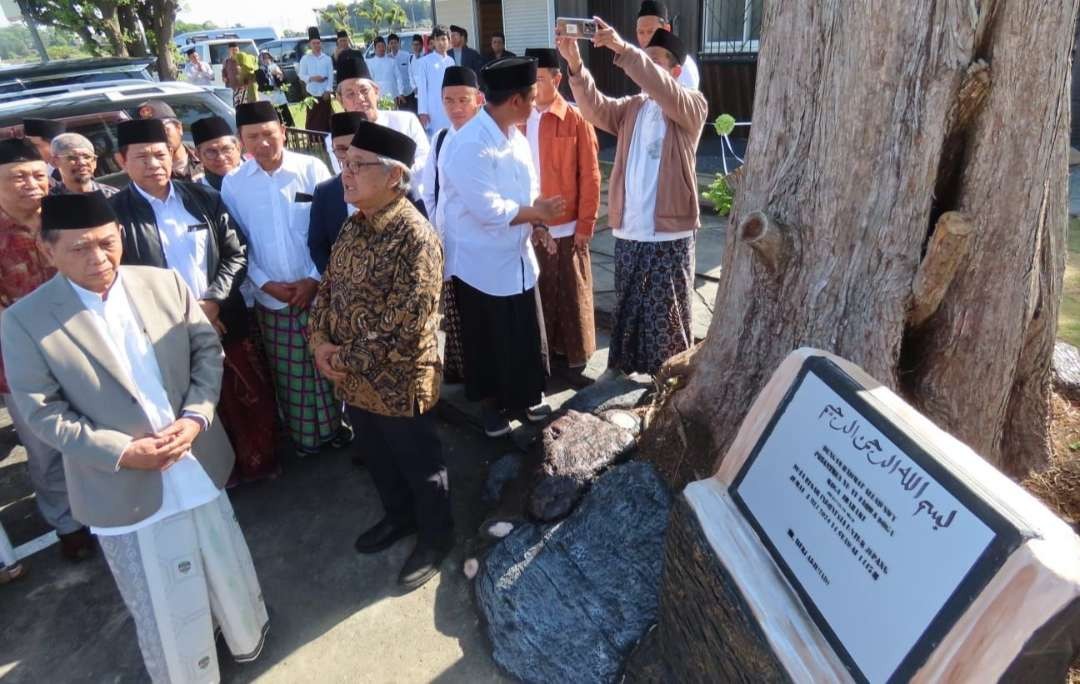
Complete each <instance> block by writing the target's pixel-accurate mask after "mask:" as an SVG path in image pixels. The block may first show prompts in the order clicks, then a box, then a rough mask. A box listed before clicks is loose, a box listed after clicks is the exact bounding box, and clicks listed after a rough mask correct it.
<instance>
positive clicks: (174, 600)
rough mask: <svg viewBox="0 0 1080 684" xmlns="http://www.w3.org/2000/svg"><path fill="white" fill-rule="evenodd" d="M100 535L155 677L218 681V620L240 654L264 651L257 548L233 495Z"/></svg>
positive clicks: (243, 657) (171, 683) (175, 683)
mask: <svg viewBox="0 0 1080 684" xmlns="http://www.w3.org/2000/svg"><path fill="white" fill-rule="evenodd" d="M98 541H99V542H100V544H101V548H102V551H104V554H105V559H106V560H107V561H108V562H109V568H110V569H111V570H112V574H113V577H114V578H115V579H116V584H117V586H118V587H119V589H120V595H121V596H122V597H123V598H124V604H125V605H127V608H128V611H129V612H130V613H131V616H132V618H133V619H134V620H135V631H136V632H137V634H138V637H139V649H140V650H141V651H142V655H143V662H144V663H145V664H146V670H147V672H148V673H149V674H150V678H151V680H152V681H153V682H155V684H158V683H161V684H165V683H168V684H186V683H188V682H217V681H219V680H220V678H221V677H220V674H219V672H218V660H217V651H216V649H215V646H214V631H215V626H220V628H221V632H222V635H223V636H224V637H225V643H226V644H228V647H229V650H230V651H231V652H232V655H233V657H234V658H235V659H236V660H237V661H240V662H246V661H250V660H254V659H255V658H257V657H258V655H259V653H260V652H261V651H262V647H263V642H264V640H265V638H266V630H267V627H268V626H269V617H268V616H267V613H266V606H265V604H264V603H263V598H262V591H261V590H260V589H259V580H258V578H257V577H256V576H255V566H254V564H253V563H252V561H251V552H250V551H249V550H248V547H247V542H246V541H245V540H244V536H243V533H242V532H241V531H240V526H239V524H237V521H236V516H235V514H234V513H233V509H232V505H231V504H230V503H229V497H228V496H227V495H226V494H225V493H224V492H222V494H221V495H220V496H218V497H216V498H215V499H214V500H213V501H211V502H210V503H207V504H204V505H202V506H199V507H197V508H193V509H191V510H187V511H183V512H181V513H177V514H176V515H173V516H170V517H168V518H165V519H164V520H161V521H159V522H156V523H154V524H152V525H149V526H147V527H144V528H142V529H139V530H136V531H135V532H130V533H127V534H121V535H115V536H100V537H98Z"/></svg>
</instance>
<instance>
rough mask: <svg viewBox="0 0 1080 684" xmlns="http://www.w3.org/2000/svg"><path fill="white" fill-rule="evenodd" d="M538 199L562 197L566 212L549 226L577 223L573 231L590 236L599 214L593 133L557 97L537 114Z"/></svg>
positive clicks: (576, 110) (598, 192) (576, 112)
mask: <svg viewBox="0 0 1080 684" xmlns="http://www.w3.org/2000/svg"><path fill="white" fill-rule="evenodd" d="M538 142H539V149H540V166H541V168H540V196H541V197H554V196H556V195H562V197H563V199H565V200H566V213H565V214H564V215H562V216H560V217H558V218H557V219H555V220H554V221H552V222H551V225H553V226H554V225H559V224H562V223H570V222H571V221H577V227H576V228H575V230H574V232H575V233H576V234H577V235H585V236H588V237H592V234H593V229H594V228H595V227H596V215H597V213H598V212H599V211H600V162H599V160H598V158H597V154H598V153H599V145H598V143H597V142H596V130H595V129H593V127H592V124H590V123H589V122H588V121H586V120H585V119H584V117H582V116H581V113H580V112H579V111H578V109H577V107H573V106H571V105H570V104H568V103H567V102H566V100H565V99H563V97H562V95H558V96H556V98H555V101H554V102H553V103H552V104H551V107H549V108H548V110H547V111H546V112H544V113H543V114H541V115H540V132H539V136H538Z"/></svg>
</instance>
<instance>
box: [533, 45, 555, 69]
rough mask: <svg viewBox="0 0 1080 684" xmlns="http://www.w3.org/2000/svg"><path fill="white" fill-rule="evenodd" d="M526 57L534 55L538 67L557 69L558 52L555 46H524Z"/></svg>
mask: <svg viewBox="0 0 1080 684" xmlns="http://www.w3.org/2000/svg"><path fill="white" fill-rule="evenodd" d="M525 56H526V57H535V58H536V66H537V68H539V69H558V68H559V53H558V51H557V50H556V49H555V48H526V50H525Z"/></svg>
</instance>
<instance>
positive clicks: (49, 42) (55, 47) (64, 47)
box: [0, 24, 91, 63]
mask: <svg viewBox="0 0 1080 684" xmlns="http://www.w3.org/2000/svg"><path fill="white" fill-rule="evenodd" d="M40 34H41V40H42V42H43V43H45V49H46V50H47V51H48V53H49V57H51V58H53V59H76V58H79V57H90V56H91V54H90V52H89V51H88V50H87V49H86V48H85V47H84V46H83V42H82V40H81V39H80V38H79V37H78V36H76V35H75V34H74V33H72V32H71V31H60V30H58V29H53V28H49V27H45V28H43V29H42V30H41V31H40ZM37 60H38V53H37V51H36V50H35V49H34V42H33V39H32V38H31V37H30V30H29V29H28V28H26V26H25V25H23V24H12V25H10V26H4V27H3V28H0V61H3V62H5V63H19V62H36V61H37Z"/></svg>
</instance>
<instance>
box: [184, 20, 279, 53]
mask: <svg viewBox="0 0 1080 684" xmlns="http://www.w3.org/2000/svg"><path fill="white" fill-rule="evenodd" d="M222 38H239V39H240V40H247V39H248V38H250V39H251V40H253V41H255V45H256V46H258V45H262V44H263V43H267V42H269V41H271V40H277V38H278V32H277V31H276V30H275V29H274V27H272V26H250V27H248V26H236V27H234V28H224V29H205V30H202V31H189V32H188V33H180V34H177V35H175V36H173V40H174V41H175V42H176V47H178V48H180V50H181V51H183V50H184V49H185V47H187V46H188V45H192V44H194V43H202V42H205V41H208V40H220V39H222Z"/></svg>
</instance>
